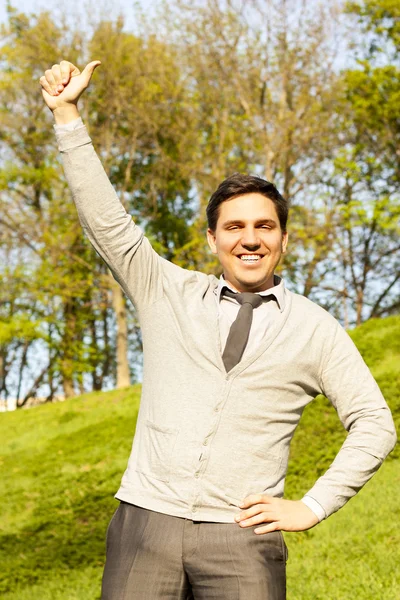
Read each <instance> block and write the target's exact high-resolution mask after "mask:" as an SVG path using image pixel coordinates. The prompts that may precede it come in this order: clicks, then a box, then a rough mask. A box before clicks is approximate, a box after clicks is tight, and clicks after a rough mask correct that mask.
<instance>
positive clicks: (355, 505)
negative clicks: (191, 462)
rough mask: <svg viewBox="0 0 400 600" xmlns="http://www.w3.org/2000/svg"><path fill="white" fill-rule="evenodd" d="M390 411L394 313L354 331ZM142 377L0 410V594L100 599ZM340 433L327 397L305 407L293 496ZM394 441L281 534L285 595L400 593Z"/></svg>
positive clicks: (397, 411) (398, 355)
mask: <svg viewBox="0 0 400 600" xmlns="http://www.w3.org/2000/svg"><path fill="white" fill-rule="evenodd" d="M352 336H353V338H354V340H355V342H356V344H357V345H358V347H359V348H360V350H361V352H362V354H363V355H364V358H365V360H366V361H367V363H368V364H369V366H370V367H371V369H372V371H373V373H374V375H375V377H376V379H377V381H378V383H379V385H380V387H381V389H382V391H383V393H384V395H385V397H386V399H387V401H388V403H389V405H390V407H391V409H392V411H393V413H394V416H395V420H396V422H397V426H398V425H399V422H400V385H399V383H400V381H399V365H400V317H390V318H388V319H384V320H377V321H371V322H368V323H366V324H365V325H363V326H362V327H360V328H358V329H357V330H355V331H354V332H353V334H352ZM139 393H140V388H139V387H138V386H135V387H133V388H130V389H127V390H124V391H113V392H108V393H96V394H87V395H85V396H82V397H80V398H76V399H74V400H72V401H68V402H66V403H62V404H54V405H45V406H41V407H38V408H35V409H31V410H26V411H18V412H15V413H6V414H1V415H0V439H1V448H0V506H1V520H0V523H1V525H0V597H1V598H2V600H11V599H13V600H61V599H62V600H75V599H76V600H95V599H99V598H100V580H101V573H102V567H103V563H104V538H105V532H106V528H107V524H108V521H109V519H110V518H111V515H112V513H113V511H114V510H115V508H116V506H117V503H116V501H115V500H114V499H113V494H114V493H115V491H116V490H117V488H118V485H119V481H120V478H121V475H122V473H123V471H124V469H125V466H126V462H127V459H128V455H129V452H130V446H131V443H132V437H133V434H134V429H135V422H136V416H137V410H138V406H139ZM343 439H344V433H343V430H342V427H341V425H340V423H339V421H338V419H337V417H336V415H335V412H334V410H333V409H332V408H331V407H330V405H329V403H328V402H327V401H326V400H325V399H323V398H320V399H317V400H316V401H315V402H313V403H312V405H311V406H310V407H308V409H307V410H306V411H305V413H304V415H303V418H302V421H301V423H300V426H299V427H298V429H297V431H296V435H295V439H294V440H293V444H292V451H291V461H290V466H289V473H288V478H287V485H286V496H287V497H288V498H299V497H301V495H302V494H303V493H304V492H305V491H307V489H309V488H310V487H311V485H312V484H313V482H314V481H315V479H316V478H317V477H318V476H319V475H320V474H322V473H323V472H324V471H325V469H326V468H327V466H328V465H329V463H330V461H331V460H332V459H333V457H334V456H335V454H336V452H337V450H338V449H339V447H340V445H341V443H342V441H343ZM399 490H400V470H399V450H398V448H396V450H395V451H394V452H393V453H392V455H391V456H390V457H389V459H388V460H387V461H386V462H385V464H384V465H383V467H382V468H381V470H380V471H379V472H378V473H377V475H376V476H375V477H374V478H373V479H372V481H370V482H369V483H368V484H367V485H366V486H365V488H364V489H363V490H362V491H361V492H360V493H359V494H358V495H357V496H356V497H355V498H354V499H352V500H351V501H350V502H349V503H348V504H347V505H346V506H345V507H344V508H343V509H342V510H341V511H339V512H338V513H337V514H335V515H333V516H332V517H330V518H329V519H328V520H327V521H325V522H323V523H321V524H320V525H319V526H318V527H316V528H315V529H312V530H310V531H307V532H303V533H297V534H285V538H286V541H287V544H288V547H289V554H290V556H289V562H288V600H319V599H321V600H322V599H323V600H350V599H351V600H353V599H355V598H357V600H363V599H371V600H372V599H373V600H399V599H400V570H399V566H398V565H399V564H400V532H399V522H400V504H399Z"/></svg>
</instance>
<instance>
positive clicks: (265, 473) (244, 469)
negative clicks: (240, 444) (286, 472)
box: [226, 448, 283, 505]
mask: <svg viewBox="0 0 400 600" xmlns="http://www.w3.org/2000/svg"><path fill="white" fill-rule="evenodd" d="M242 457H243V458H242V461H241V462H239V461H236V464H231V465H230V466H229V469H227V471H228V472H229V476H228V481H227V486H226V492H227V496H228V497H229V499H230V500H231V501H232V500H233V502H232V503H233V504H234V505H239V504H240V503H241V502H243V500H244V499H245V498H246V496H249V495H250V494H263V493H268V491H269V490H272V489H273V488H275V487H276V485H277V484H278V482H279V481H280V479H281V478H282V462H283V459H282V456H281V455H280V454H273V453H271V452H265V451H263V450H262V449H261V448H258V449H256V450H255V451H253V452H252V453H251V452H249V451H247V454H245V453H243V454H242Z"/></svg>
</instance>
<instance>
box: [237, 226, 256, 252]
mask: <svg viewBox="0 0 400 600" xmlns="http://www.w3.org/2000/svg"><path fill="white" fill-rule="evenodd" d="M241 241H242V246H244V247H246V248H247V249H249V250H256V249H257V248H259V247H260V238H259V236H258V231H257V229H255V227H245V228H244V229H243V235H242V240H241Z"/></svg>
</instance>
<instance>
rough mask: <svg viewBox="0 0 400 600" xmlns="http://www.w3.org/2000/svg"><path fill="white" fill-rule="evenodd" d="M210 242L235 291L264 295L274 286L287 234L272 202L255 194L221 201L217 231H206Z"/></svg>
mask: <svg viewBox="0 0 400 600" xmlns="http://www.w3.org/2000/svg"><path fill="white" fill-rule="evenodd" d="M207 240H208V244H209V246H210V248H211V251H212V252H213V253H214V254H216V255H217V256H218V258H219V260H220V263H221V265H222V267H223V269H224V277H225V279H226V281H227V282H228V283H229V284H230V285H232V286H233V287H234V288H235V289H236V290H238V291H239V292H262V291H264V290H267V289H268V288H270V287H272V286H273V285H274V271H275V268H276V266H277V264H278V263H279V260H280V258H281V256H282V254H283V253H284V252H285V251H286V245H287V233H282V230H281V226H280V224H279V218H278V215H277V212H276V209H275V205H274V203H273V202H272V200H270V199H269V198H266V197H265V196H263V195H262V194H258V193H252V194H245V195H243V196H238V197H236V198H233V199H231V200H226V201H225V202H222V204H220V206H219V217H218V221H217V227H216V230H215V231H214V232H212V231H211V230H210V229H209V230H208V231H207Z"/></svg>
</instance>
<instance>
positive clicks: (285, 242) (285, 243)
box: [282, 231, 289, 254]
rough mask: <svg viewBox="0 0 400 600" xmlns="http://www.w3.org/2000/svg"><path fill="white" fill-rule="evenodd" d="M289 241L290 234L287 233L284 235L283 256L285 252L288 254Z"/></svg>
mask: <svg viewBox="0 0 400 600" xmlns="http://www.w3.org/2000/svg"><path fill="white" fill-rule="evenodd" d="M288 239H289V236H288V232H287V231H285V233H284V234H282V254H285V252H286V248H287V243H288Z"/></svg>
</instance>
